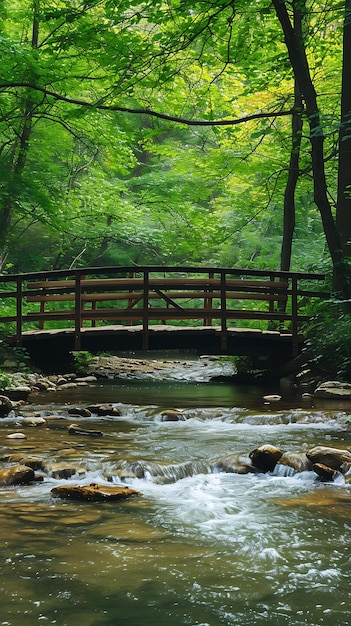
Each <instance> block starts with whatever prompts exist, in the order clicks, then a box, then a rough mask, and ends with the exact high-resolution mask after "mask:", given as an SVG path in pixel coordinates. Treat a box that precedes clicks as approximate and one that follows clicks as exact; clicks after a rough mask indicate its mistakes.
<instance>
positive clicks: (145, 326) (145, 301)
mask: <svg viewBox="0 0 351 626" xmlns="http://www.w3.org/2000/svg"><path fill="white" fill-rule="evenodd" d="M148 309H149V272H148V271H147V270H145V271H144V290H143V350H148V349H149V316H148Z"/></svg>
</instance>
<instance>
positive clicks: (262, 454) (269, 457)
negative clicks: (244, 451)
mask: <svg viewBox="0 0 351 626" xmlns="http://www.w3.org/2000/svg"><path fill="white" fill-rule="evenodd" d="M282 455H283V452H282V451H281V450H279V449H278V448H275V446H271V445H270V444H265V445H263V446H260V447H259V448H256V449H255V450H252V452H250V454H249V457H250V459H251V461H252V465H254V467H256V468H257V469H258V470H260V471H261V472H272V471H273V470H274V468H275V466H276V464H277V463H278V461H279V459H280V458H281V457H282Z"/></svg>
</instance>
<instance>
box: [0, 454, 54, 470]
mask: <svg viewBox="0 0 351 626" xmlns="http://www.w3.org/2000/svg"><path fill="white" fill-rule="evenodd" d="M1 460H2V461H6V462H7V463H17V464H18V465H25V466H26V467H31V468H32V470H44V469H45V463H44V461H42V460H41V459H37V458H35V457H27V456H23V454H20V453H18V452H15V453H13V454H7V455H6V456H5V457H3V458H2V459H1Z"/></svg>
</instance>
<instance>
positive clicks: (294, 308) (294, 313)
mask: <svg viewBox="0 0 351 626" xmlns="http://www.w3.org/2000/svg"><path fill="white" fill-rule="evenodd" d="M291 334H292V356H293V357H295V356H297V355H298V354H299V337H298V303H297V277H296V276H292V277H291Z"/></svg>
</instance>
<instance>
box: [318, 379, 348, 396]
mask: <svg viewBox="0 0 351 626" xmlns="http://www.w3.org/2000/svg"><path fill="white" fill-rule="evenodd" d="M314 395H315V396H316V398H334V400H350V399H351V384H350V383H341V382H339V381H337V380H329V381H327V382H325V383H322V384H321V385H319V387H317V389H316V390H315V392H314Z"/></svg>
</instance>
